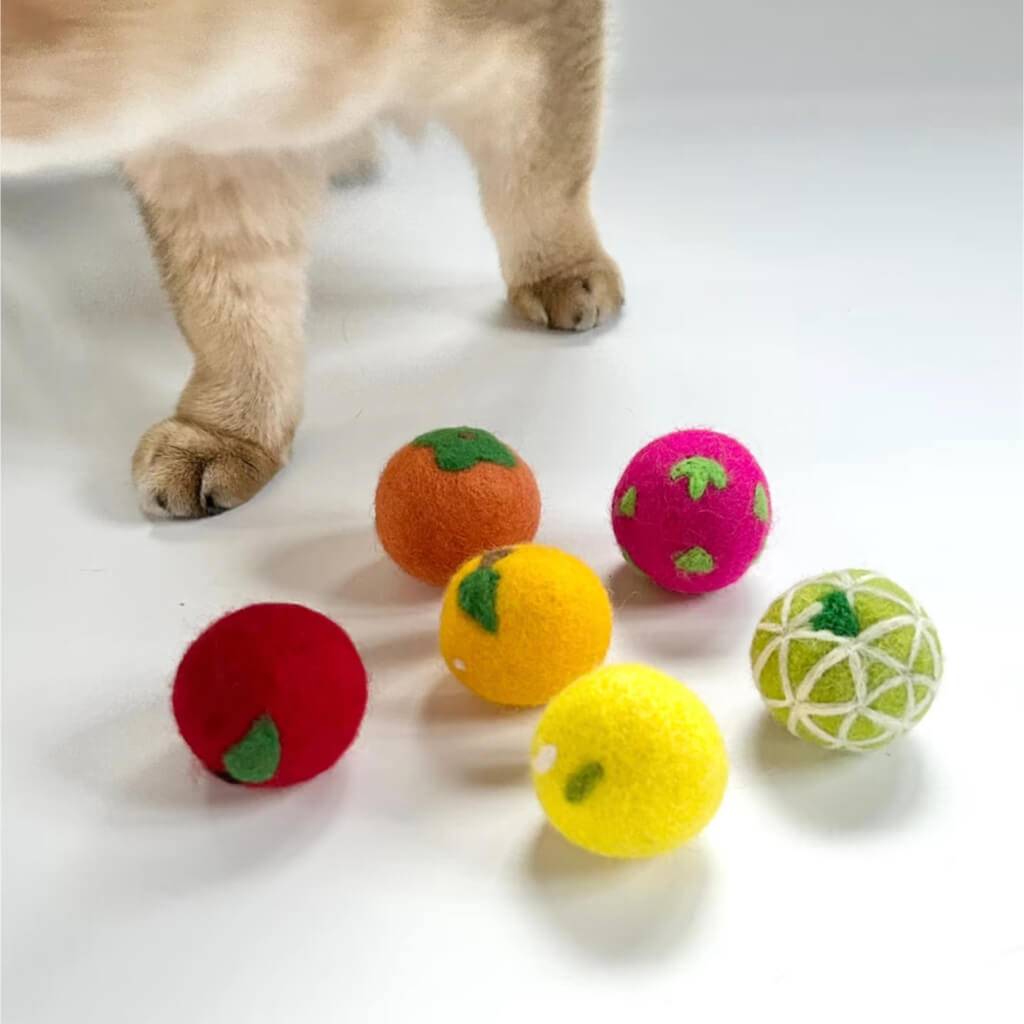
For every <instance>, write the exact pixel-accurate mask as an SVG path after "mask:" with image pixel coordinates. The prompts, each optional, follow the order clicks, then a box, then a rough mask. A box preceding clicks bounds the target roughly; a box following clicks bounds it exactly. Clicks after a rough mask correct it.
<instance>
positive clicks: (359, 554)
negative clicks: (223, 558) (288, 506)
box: [260, 524, 440, 617]
mask: <svg viewBox="0 0 1024 1024" xmlns="http://www.w3.org/2000/svg"><path fill="white" fill-rule="evenodd" d="M367 556H369V557H370V559H371V560H370V561H366V558H367ZM360 563H362V564H360ZM353 564H355V565H356V566H357V567H356V568H355V569H353V568H352V566H353ZM260 569H261V572H262V573H263V575H265V576H266V578H267V580H268V581H269V582H270V583H272V584H273V585H274V586H275V587H280V588H282V589H284V590H288V591H293V592H297V593H303V594H306V595H308V596H309V597H311V598H315V599H318V600H319V601H321V602H323V601H326V600H339V599H340V600H342V601H344V603H345V607H346V613H347V614H349V615H360V614H362V615H366V616H372V617H376V616H379V615H387V616H393V615H394V614H395V613H396V611H400V610H402V609H416V608H422V607H424V606H426V605H428V604H430V603H431V602H434V603H436V602H437V600H438V596H439V594H440V591H439V590H438V589H437V588H436V587H428V586H427V585H426V584H425V583H420V582H418V581H417V580H414V579H413V578H412V577H411V576H406V575H405V574H404V573H403V572H401V571H400V570H399V569H398V568H397V567H396V566H394V565H393V564H392V563H391V562H390V561H388V559H387V558H386V557H385V556H384V555H383V554H382V553H381V551H380V544H379V542H378V541H377V538H376V535H375V534H374V531H373V527H372V526H371V525H369V524H368V525H367V526H365V527H358V528H355V529H348V530H337V531H333V532H331V533H327V534H324V535H323V536H320V537H307V538H305V539H303V540H301V541H299V542H298V543H295V544H289V545H287V546H286V547H281V548H278V549H276V550H274V551H272V552H271V553H270V554H269V555H268V556H267V557H266V558H265V559H264V560H263V561H262V563H261V565H260Z"/></svg>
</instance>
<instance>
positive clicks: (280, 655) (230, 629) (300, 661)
mask: <svg viewBox="0 0 1024 1024" xmlns="http://www.w3.org/2000/svg"><path fill="white" fill-rule="evenodd" d="M173 706H174V717H175V718H176V719H177V722H178V729H179V730H180V731H181V735H182V737H183V738H184V740H185V742H186V743H187V744H188V745H189V746H190V747H191V748H192V752H193V753H194V754H195V755H196V757H198V758H199V760H200V761H202V763H203V764H204V765H205V766H206V767H207V768H208V769H209V770H210V771H211V772H213V773H214V774H215V775H217V776H219V777H220V778H222V779H224V780H225V781H227V782H241V783H245V784H246V785H249V786H291V785H293V784H295V783H296V782H305V781H306V779H311V778H312V777H313V776H314V775H319V774H320V772H322V771H325V770H326V769H328V768H330V767H331V765H333V764H334V762H335V761H337V760H338V758H339V757H341V755H342V754H343V753H344V752H345V751H346V750H347V749H348V747H349V745H350V744H351V743H352V741H353V740H354V739H355V736H356V733H357V732H358V730H359V724H360V722H361V721H362V719H363V713H364V711H365V710H366V670H365V668H364V667H363V663H362V661H361V659H360V657H359V654H358V652H357V651H356V649H355V646H354V645H353V643H352V641H351V640H350V639H349V638H348V634H347V633H346V632H345V631H344V630H343V629H342V628H341V627H340V626H338V625H337V624H336V623H334V622H332V621H331V620H330V619H328V618H327V617H326V616H324V615H321V614H320V613H319V612H315V611H312V610H311V609H309V608H304V607H302V606H301V605H296V604H254V605H249V606H248V607H247V608H242V609H240V610H239V611H236V612H232V613H231V614H229V615H225V616H224V617H223V618H221V619H218V620H217V621H216V622H214V623H213V625H211V626H210V627H209V628H207V629H206V631H205V632H203V633H202V634H200V636H199V638H198V639H197V640H196V641H195V642H194V643H193V644H192V646H191V647H189V649H188V650H187V651H186V652H185V656H184V657H183V658H182V659H181V664H180V665H179V666H178V674H177V676H176V677H175V680H174V695H173Z"/></svg>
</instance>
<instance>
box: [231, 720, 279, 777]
mask: <svg viewBox="0 0 1024 1024" xmlns="http://www.w3.org/2000/svg"><path fill="white" fill-rule="evenodd" d="M223 761H224V768H225V770H226V771H227V773H228V775H230V776H231V778H232V779H234V780H235V781H236V782H248V783H257V782H269V781H270V780H271V779H272V778H273V777H274V774H275V773H276V772H277V766H278V765H279V764H280V763H281V737H280V736H279V735H278V732H277V726H276V725H274V720H273V719H272V718H271V717H270V715H260V717H259V718H257V719H256V721H255V722H253V723H252V725H251V726H250V727H249V731H248V732H247V733H246V734H245V736H244V737H242V739H240V740H239V741H238V742H237V743H236V744H235V745H234V746H233V747H231V748H230V749H229V750H228V751H227V752H226V753H225V754H224V758H223Z"/></svg>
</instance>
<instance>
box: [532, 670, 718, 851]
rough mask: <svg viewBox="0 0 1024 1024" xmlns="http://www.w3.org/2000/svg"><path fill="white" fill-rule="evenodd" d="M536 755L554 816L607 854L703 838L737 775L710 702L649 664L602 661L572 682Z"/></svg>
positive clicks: (544, 799)
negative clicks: (603, 663)
mask: <svg viewBox="0 0 1024 1024" xmlns="http://www.w3.org/2000/svg"><path fill="white" fill-rule="evenodd" d="M531 762H532V769H533V783H534V786H535V787H536V789H537V796H538V797H539V798H540V802H541V806H542V807H543V808H544V811H545V813H546V814H547V816H548V820H549V821H550V822H551V824H552V825H554V827H555V828H556V829H558V831H559V832H561V833H562V835H564V836H565V837H566V839H569V840H571V841H572V842H574V843H576V844H577V845H579V846H582V847H584V848H585V849H587V850H590V851H591V852H593V853H599V854H602V855H603V856H605V857H651V856H654V855H655V854H659V853H665V852H666V851H668V850H671V849H672V848H673V847H675V846H678V845H679V844H680V843H682V842H685V841H686V840H687V839H689V838H691V837H692V836H695V835H696V834H697V833H698V832H700V830H701V829H702V828H704V826H705V825H707V823H708V822H709V821H710V820H711V819H712V817H714V814H715V811H717V810H718V805H719V804H720V803H721V801H722V795H723V794H724V792H725V783H726V778H727V776H728V773H729V767H728V761H727V759H726V754H725V745H724V744H723V743H722V736H721V734H720V733H719V731H718V726H717V725H716V724H715V720H714V719H713V718H712V717H711V713H710V712H709V711H708V709H707V708H706V707H705V706H704V704H703V703H702V702H701V701H700V699H699V698H698V697H697V696H696V695H695V694H694V693H693V692H692V691H690V690H688V689H687V688H686V687H685V686H683V685H682V683H679V682H676V680H674V679H672V678H671V677H669V676H666V675H663V674H662V673H661V672H656V671H655V670H654V669H652V668H647V667H646V666H644V665H612V666H608V667H605V668H600V669H598V670H597V671H596V672H592V673H590V675H586V676H583V677H582V678H581V679H578V680H576V682H574V683H572V684H570V685H569V686H568V687H566V688H565V689H564V690H563V691H562V692H561V693H560V694H559V695H558V696H557V697H556V698H555V699H554V700H553V701H552V702H551V703H550V704H549V705H548V708H547V710H546V711H545V712H544V715H543V717H542V718H541V720H540V724H539V725H538V726H537V732H536V734H535V735H534V737H533V746H532V749H531Z"/></svg>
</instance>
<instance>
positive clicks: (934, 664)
mask: <svg viewBox="0 0 1024 1024" xmlns="http://www.w3.org/2000/svg"><path fill="white" fill-rule="evenodd" d="M886 584H888V586H887V585H886ZM821 585H824V586H827V587H829V588H830V589H834V590H836V591H841V592H842V593H843V594H845V596H846V599H847V600H848V601H849V602H850V604H851V605H852V604H853V603H854V600H855V597H856V596H857V595H860V594H863V595H866V596H871V597H876V598H881V599H883V600H884V601H886V602H888V603H889V604H891V605H894V606H898V613H897V614H894V615H892V616H891V617H887V618H885V619H883V620H882V621H880V622H876V623H873V624H872V625H869V626H867V627H866V628H864V629H863V630H862V631H861V632H859V633H858V634H857V635H856V636H849V637H845V636H836V635H835V634H833V633H831V632H828V631H823V630H820V629H816V628H814V626H813V624H812V621H811V620H812V619H814V618H816V617H817V616H818V615H819V614H820V613H821V611H822V608H823V602H822V601H821V600H816V601H812V602H811V603H810V604H809V605H807V606H806V607H803V608H800V609H799V610H798V611H797V612H796V613H794V612H793V610H792V606H793V603H794V598H795V597H796V596H797V595H798V594H799V593H800V592H801V591H803V590H805V588H807V587H808V586H821ZM890 586H892V584H891V583H889V581H888V580H886V578H885V577H883V576H880V575H878V574H877V573H872V572H866V571H861V570H848V571H844V572H836V573H829V574H827V575H824V576H819V577H816V578H815V579H813V580H804V581H802V582H801V583H798V584H797V585H796V586H794V587H793V588H792V589H790V590H789V591H787V592H786V593H785V594H784V595H783V596H782V597H781V598H780V601H777V602H775V603H774V604H773V606H772V609H771V610H770V611H769V613H768V614H767V615H766V617H765V619H763V620H762V621H761V622H760V623H758V626H757V630H756V632H755V639H754V642H755V645H756V644H758V642H759V635H763V634H769V635H770V637H771V638H770V639H769V640H768V642H767V643H766V644H765V646H764V647H763V648H762V649H761V650H760V653H759V654H757V656H756V658H755V660H754V663H753V672H754V678H755V680H756V681H757V685H758V688H759V689H760V690H761V691H762V696H764V699H765V702H766V704H767V705H768V707H769V708H770V709H772V711H773V713H775V714H776V717H779V718H780V720H782V721H784V723H785V725H786V727H787V728H788V729H789V731H790V732H792V733H793V734H794V735H804V736H806V737H807V738H808V739H814V740H815V741H817V742H818V743H820V744H822V745H823V746H826V747H829V748H832V749H835V750H850V751H862V750H872V749H875V748H877V747H881V746H884V745H885V744H886V743H889V742H890V741H892V740H893V739H895V738H896V737H897V736H899V735H901V734H902V733H904V732H906V731H907V730H908V729H909V728H911V726H913V725H914V724H915V723H916V722H917V721H919V720H920V718H921V717H922V716H923V715H924V714H925V712H926V711H927V710H928V708H929V707H930V706H931V704H932V701H933V700H934V698H935V693H936V690H937V689H938V686H939V680H940V679H941V678H942V649H941V646H940V644H939V641H938V636H937V633H936V630H935V626H934V624H933V623H932V621H931V620H930V619H929V618H928V616H927V614H926V613H925V611H924V609H923V608H921V606H920V605H919V604H918V603H917V602H916V601H915V600H914V599H913V598H912V597H910V595H909V594H906V593H905V592H904V591H901V592H900V593H896V592H894V591H893V590H891V589H889V587H890ZM780 602H781V607H780V608H779V611H778V615H777V616H776V615H775V614H773V611H774V609H775V608H776V606H777V605H779V604H780ZM776 618H777V621H774V620H775V619H776ZM907 627H913V639H912V642H911V643H910V647H909V654H908V655H907V657H906V658H905V660H904V659H901V658H898V657H895V656H894V655H893V654H892V653H891V652H890V651H887V650H885V649H883V648H882V647H880V646H878V645H879V642H880V641H884V638H885V637H887V636H888V635H889V634H893V633H895V632H896V631H898V630H905V629H906V628H907ZM805 640H806V641H814V642H815V647H814V648H813V649H814V650H819V649H820V650H822V651H823V653H822V655H821V657H819V658H818V660H817V661H816V662H814V664H813V665H811V667H810V668H809V669H807V671H806V673H805V674H804V675H803V677H802V678H800V679H799V681H798V682H797V683H794V682H793V680H792V679H791V672H790V647H791V645H793V644H796V643H799V642H800V641H805ZM923 645H926V646H927V650H925V651H922V647H923ZM929 653H930V658H929V657H927V655H928V654H929ZM776 655H777V661H776V662H774V665H776V666H777V671H778V676H779V680H778V683H781V691H782V696H781V697H773V696H771V695H769V694H768V693H766V692H765V690H766V687H765V686H764V685H763V684H762V675H763V673H764V670H765V666H766V665H768V664H769V662H770V661H771V660H772V659H773V658H775V657H776ZM843 662H846V664H847V666H848V668H849V672H850V675H851V676H852V679H853V686H854V696H853V699H852V700H847V701H831V702H828V703H825V702H819V701H818V700H816V699H815V698H814V696H813V691H814V689H815V686H816V685H817V684H818V683H819V682H820V681H821V679H822V677H823V676H824V675H825V673H826V672H828V670H829V669H830V668H833V667H834V666H837V665H840V664H841V663H843ZM922 663H923V666H924V668H925V669H926V670H924V671H922V670H920V669H921V665H922ZM872 666H874V667H875V668H874V670H873V669H872ZM915 666H918V668H917V669H915ZM873 677H874V678H876V679H877V680H878V681H875V682H873V681H872V680H873ZM775 688H776V687H775V686H773V687H771V688H770V689H775ZM900 688H902V690H903V691H904V695H905V696H904V699H903V701H902V704H903V707H902V710H901V713H900V714H899V715H898V716H896V715H893V714H889V713H886V712H885V711H884V710H880V709H878V708H877V707H873V706H872V705H877V704H878V703H879V700H880V698H882V697H883V696H884V695H885V694H887V693H889V692H890V691H893V690H897V689H900ZM882 703H885V702H884V701H883V702H882ZM897 703H900V702H897ZM782 711H785V715H782V713H781V712H782ZM839 716H841V719H840V718H839ZM821 719H826V720H828V722H829V724H830V728H829V729H825V728H822V726H821V724H820V720H821ZM864 719H867V720H868V721H869V722H870V723H872V725H873V727H874V728H873V729H872V735H870V736H868V737H863V738H858V737H851V735H850V733H851V731H852V730H853V729H854V725H855V724H856V723H858V721H861V722H862V721H863V720H864ZM837 722H838V727H836V723H837ZM833 730H834V731H833Z"/></svg>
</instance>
